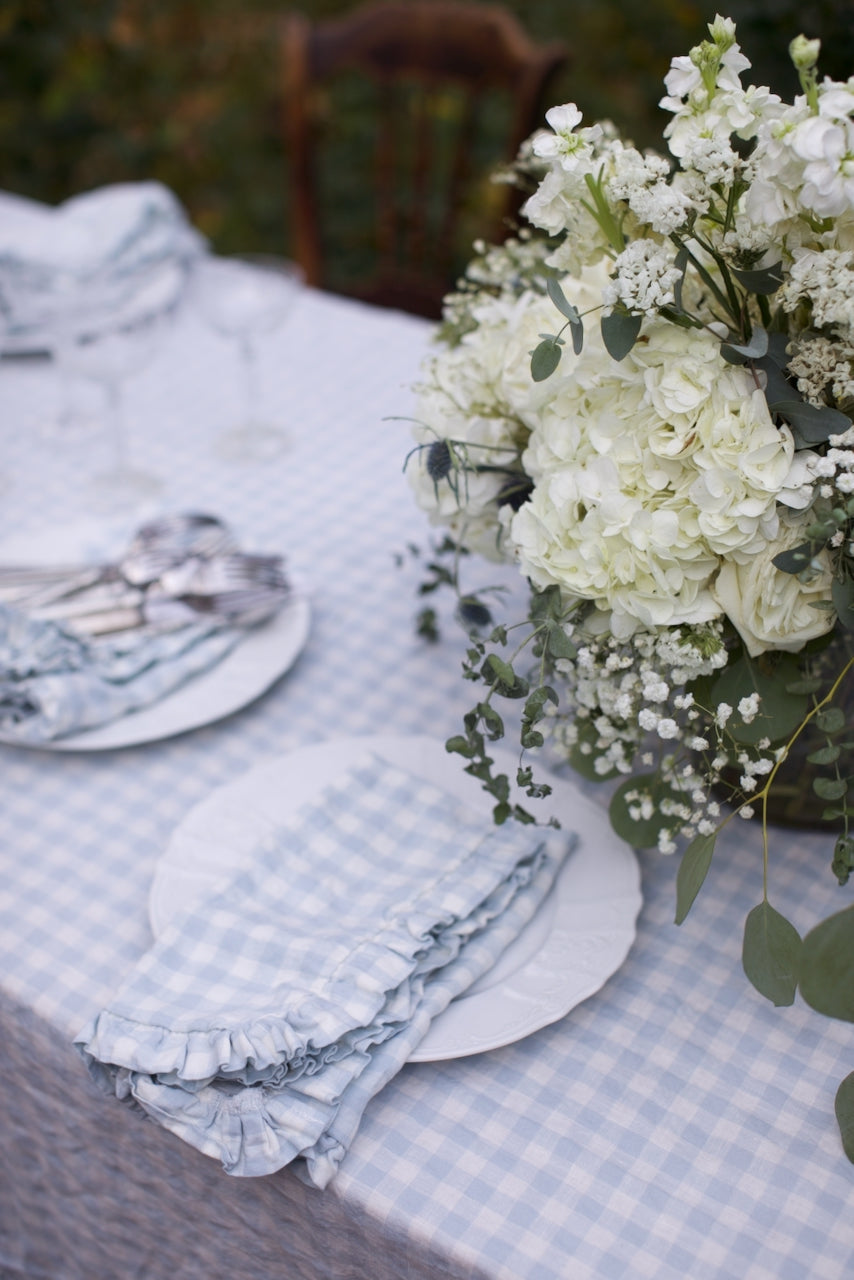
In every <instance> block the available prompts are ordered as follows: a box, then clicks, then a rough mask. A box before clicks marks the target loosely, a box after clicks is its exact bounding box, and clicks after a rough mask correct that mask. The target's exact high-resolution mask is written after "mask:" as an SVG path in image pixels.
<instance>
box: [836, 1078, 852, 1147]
mask: <svg viewBox="0 0 854 1280" xmlns="http://www.w3.org/2000/svg"><path fill="white" fill-rule="evenodd" d="M834 1109H835V1111H836V1123H837V1124H838V1125H839V1136H840V1137H841V1139H842V1149H843V1151H844V1152H845V1154H846V1155H847V1157H848V1159H849V1160H850V1161H851V1163H852V1164H854V1071H852V1072H851V1074H850V1075H849V1076H846V1077H845V1079H844V1080H843V1081H842V1084H841V1085H840V1086H839V1088H838V1089H837V1090H836V1103H835V1108H834Z"/></svg>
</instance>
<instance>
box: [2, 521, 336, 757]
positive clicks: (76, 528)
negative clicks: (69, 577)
mask: <svg viewBox="0 0 854 1280" xmlns="http://www.w3.org/2000/svg"><path fill="white" fill-rule="evenodd" d="M141 518H142V517H140V519H141ZM140 519H137V520H134V521H133V522H131V523H132V525H133V527H136V525H138V524H139V522H140ZM127 526H128V522H127V521H122V522H121V525H120V524H119V523H118V522H117V521H115V520H112V521H111V520H104V521H103V522H94V521H91V520H82V521H78V522H76V523H73V522H68V523H67V524H59V525H53V526H50V527H48V528H44V529H40V530H37V531H35V530H34V531H31V532H30V533H28V534H19V535H11V536H7V537H5V538H3V540H2V541H0V555H4V554H7V553H6V548H7V547H14V546H15V545H16V543H18V542H20V541H21V539H22V538H27V539H28V540H30V539H31V540H32V542H31V543H30V545H34V546H36V547H39V546H41V548H42V550H43V552H44V556H43V558H50V555H51V551H50V550H49V548H50V547H51V543H52V541H53V540H54V539H56V540H60V539H62V540H64V545H65V546H66V547H67V546H68V545H69V544H68V541H67V540H68V539H71V542H70V545H71V547H72V553H71V554H72V555H73V554H74V551H73V548H74V546H75V543H76V544H77V545H80V546H84V545H85V546H91V545H92V544H93V543H95V542H101V543H102V545H104V546H107V545H109V544H112V543H113V542H118V543H120V542H122V540H123V539H124V540H125V541H126V540H127V537H128V531H127ZM120 528H121V529H122V531H123V532H119V529H120ZM13 554H14V553H13ZM82 554H84V555H85V554H86V553H85V552H83V553H82ZM38 562H39V556H38V555H36V556H35V557H34V558H33V561H32V563H33V564H37V563H38ZM310 630H311V603H310V601H309V598H308V596H307V594H306V593H305V592H304V591H303V590H302V589H300V588H297V589H295V590H294V591H293V593H292V595H290V596H289V597H288V599H287V600H286V601H285V603H284V605H283V606H282V608H281V609H280V610H279V611H278V612H277V613H276V614H275V615H274V616H273V617H272V618H270V619H269V620H268V621H267V622H263V623H261V624H260V625H258V626H256V627H254V628H252V629H251V630H248V631H247V632H246V635H245V636H243V637H242V638H241V639H240V640H239V642H238V643H237V644H236V645H235V646H234V648H233V649H231V650H230V651H229V652H228V653H227V654H226V655H225V657H223V658H222V659H221V660H220V661H219V662H218V663H216V665H215V666H214V667H211V668H209V669H208V670H206V671H201V672H199V673H198V675H195V676H193V677H192V679H190V680H187V681H185V682H184V683H183V684H181V685H179V686H178V687H177V688H175V689H173V690H172V691H171V692H170V693H168V694H166V695H165V696H164V697H162V698H159V699H158V700H157V701H156V702H153V703H149V704H147V705H146V706H144V707H139V708H138V709H137V710H135V711H129V712H128V713H127V714H126V715H123V716H119V717H118V718H117V719H115V720H110V721H108V722H107V723H106V724H103V725H93V727H92V728H91V729H84V730H81V731H80V732H79V733H69V734H66V735H64V736H63V737H61V738H53V739H49V740H48V741H45V742H24V741H22V740H19V739H17V738H15V737H7V736H4V735H3V734H2V733H0V745H2V746H8V747H23V748H26V749H27V750H30V751H48V752H52V753H65V752H67V753H73V752H85V753H89V752H97V751H118V750H124V749H125V748H129V747H138V746H145V745H147V744H149V743H153V742H163V741H166V740H167V739H169V738H176V737H179V736H180V735H182V734H185V733H192V732H194V731H195V730H197V729H201V728H204V727H205V726H206V725H209V724H216V723H217V722H218V721H220V720H224V719H226V718H228V717H229V716H232V715H234V714H235V713H236V712H238V711H242V710H244V709H245V708H246V707H249V706H251V705H252V703H254V702H256V701H257V700H258V699H259V698H262V697H263V696H264V694H266V693H268V692H269V690H270V689H271V688H272V686H273V685H274V684H275V683H276V682H277V681H278V680H280V679H281V678H282V676H284V675H285V674H286V673H287V672H288V671H289V670H290V669H291V667H292V666H293V665H294V663H295V662H296V660H297V658H298V657H299V655H300V654H301V653H302V650H303V649H304V648H305V645H306V641H307V640H308V636H309V633H310ZM279 646H281V647H279ZM271 647H272V648H271ZM268 649H270V650H271V652H270V656H269V659H268V661H266V662H265V663H264V664H263V666H262V667H261V671H260V673H259V675H258V677H257V678H256V679H253V680H252V681H251V682H250V684H249V686H248V687H247V688H244V689H242V690H241V691H240V692H236V693H233V694H232V695H231V696H230V697H228V698H225V699H224V700H223V702H222V703H221V704H220V705H219V706H218V707H216V708H214V709H213V710H211V709H210V708H208V707H207V706H206V705H205V696H204V695H205V689H206V688H208V687H209V686H212V685H213V684H214V682H220V683H221V682H222V676H223V673H225V675H226V679H228V676H229V672H232V671H235V670H237V669H239V668H245V667H246V668H248V669H249V670H251V671H252V672H253V673H254V672H256V670H257V663H258V655H259V653H260V654H261V655H263V656H265V657H266V655H267V651H268ZM273 650H275V653H273ZM200 691H201V697H199V693H200ZM187 697H190V698H192V699H193V701H194V702H196V703H197V707H196V709H194V710H190V711H189V712H185V713H184V716H183V718H181V717H180V716H179V719H178V721H177V722H173V723H169V724H166V725H165V726H163V727H162V728H158V727H157V725H156V723H155V724H154V725H148V727H147V722H149V721H155V722H156V720H157V718H158V716H159V715H160V714H161V713H162V710H163V708H164V707H167V708H171V709H172V710H173V711H174V707H175V702H176V700H177V701H178V704H179V707H180V704H181V702H182V701H183V700H184V699H186V698H187ZM140 726H141V727H140Z"/></svg>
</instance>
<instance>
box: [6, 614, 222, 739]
mask: <svg viewBox="0 0 854 1280" xmlns="http://www.w3.org/2000/svg"><path fill="white" fill-rule="evenodd" d="M239 639H240V632H239V630H238V629H237V628H235V627H225V626H217V625H216V624H213V623H207V622H205V623H202V624H199V623H192V624H190V625H188V626H185V627H181V628H179V629H177V630H171V631H168V632H165V633H156V632H155V633H151V634H149V633H146V632H144V631H143V632H130V633H128V636H127V637H116V638H102V639H100V640H97V641H95V642H94V643H93V642H91V641H86V640H82V639H80V640H78V639H77V638H76V637H74V636H73V635H70V634H69V633H68V632H67V631H63V630H61V629H60V628H59V627H58V626H57V625H56V624H55V623H53V622H46V621H39V620H35V619H31V618H28V617H27V615H26V614H24V613H22V612H20V611H19V610H17V609H10V608H8V607H6V606H3V605H0V740H3V741H5V742H12V743H16V742H18V743H24V744H27V745H30V746H33V745H37V744H39V743H43V742H48V741H50V740H51V739H53V738H61V737H63V736H64V735H65V734H68V733H75V732H80V731H81V730H84V729H92V728H94V727H95V726H96V725H102V724H106V723H108V722H109V721H111V720H116V719H118V718H119V717H121V716H124V715H127V714H128V712H130V711H136V710H139V708H141V707H145V706H149V705H151V704H152V703H155V702H157V701H158V700H159V699H160V698H163V697H165V696H166V695H167V694H168V693H171V692H173V691H174V690H175V689H177V688H179V687H180V686H181V685H182V684H184V683H185V682H186V681H187V680H191V679H192V678H193V676H196V675H199V674H200V672H202V671H207V670H208V669H209V668H211V667H213V666H215V665H216V663H217V662H219V661H220V659H221V658H223V657H225V655H226V654H227V653H229V652H230V651H231V650H232V649H233V648H234V646H235V645H236V644H237V643H238V641H239Z"/></svg>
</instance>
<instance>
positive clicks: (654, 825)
mask: <svg viewBox="0 0 854 1280" xmlns="http://www.w3.org/2000/svg"><path fill="white" fill-rule="evenodd" d="M636 792H640V793H641V795H642V796H644V797H648V798H649V799H650V801H651V802H652V813H651V815H650V816H649V817H648V818H645V817H643V815H638V816H635V815H634V814H632V812H631V810H632V809H636V808H637V807H638V804H639V803H640V802H639V801H638V800H636V799H635V798H634V794H635V793H636ZM664 800H672V801H674V802H676V803H679V804H681V803H684V797H683V796H681V795H680V794H679V792H678V791H674V790H673V788H672V787H668V786H666V785H665V784H664V783H663V782H662V781H661V778H660V777H659V775H658V774H657V773H640V774H636V775H635V776H634V777H631V778H626V780H625V782H623V783H622V784H621V785H620V786H619V787H617V790H616V791H615V792H614V794H613V796H612V797H611V804H610V807H609V809H608V816H609V817H610V819H611V826H612V827H613V828H614V830H615V832H616V833H617V835H618V836H619V837H620V838H621V839H622V840H625V841H626V843H627V844H630V845H632V847H633V848H635V849H651V848H653V847H654V846H655V845H656V844H657V843H658V837H659V834H660V833H661V832H662V831H667V832H673V831H677V830H678V829H679V827H680V826H681V824H682V819H681V818H678V817H677V816H676V815H675V814H663V813H662V812H661V807H660V806H661V803H662V801H664Z"/></svg>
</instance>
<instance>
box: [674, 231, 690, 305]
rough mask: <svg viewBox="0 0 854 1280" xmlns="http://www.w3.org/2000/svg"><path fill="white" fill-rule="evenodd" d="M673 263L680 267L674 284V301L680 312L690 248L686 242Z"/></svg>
mask: <svg viewBox="0 0 854 1280" xmlns="http://www.w3.org/2000/svg"><path fill="white" fill-rule="evenodd" d="M673 265H674V267H678V269H679V271H680V276H679V279H678V280H677V281H676V283H675V285H674V286H673V301H674V302H675V304H676V310H677V312H678V311H681V310H682V289H683V287H684V284H685V272H686V271H687V270H688V249H687V248H686V246H685V245H684V244H683V245H682V246H681V247H680V249H679V251H678V253H677V254H676V257H675V258H674V259H673Z"/></svg>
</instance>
